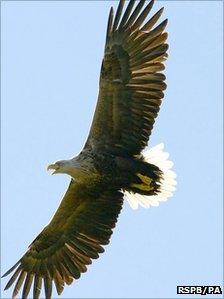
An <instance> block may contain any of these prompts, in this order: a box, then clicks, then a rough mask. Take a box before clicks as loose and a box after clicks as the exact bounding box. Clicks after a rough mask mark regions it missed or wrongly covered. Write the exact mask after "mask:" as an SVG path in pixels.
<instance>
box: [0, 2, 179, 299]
mask: <svg viewBox="0 0 224 299" xmlns="http://www.w3.org/2000/svg"><path fill="white" fill-rule="evenodd" d="M144 4H145V1H144V0H140V1H139V2H138V3H137V4H136V3H135V0H130V1H129V2H128V5H127V7H126V9H125V11H124V13H123V8H124V5H125V1H124V0H121V1H120V2H119V5H118V8H117V11H116V15H115V16H114V15H113V9H111V10H110V14H109V19H108V26H107V34H106V44H105V52H104V58H103V62H102V68H101V76H100V86H99V97H98V102H97V106H96V111H95V114H94V118H93V122H92V126H91V129H90V133H89V136H88V138H87V141H86V144H85V146H84V148H83V150H82V151H81V153H80V154H79V155H78V156H76V157H74V158H72V159H70V160H62V161H58V162H56V163H54V164H51V165H49V166H48V169H51V170H53V171H54V173H64V174H67V175H69V176H70V177H71V182H70V184H69V187H68V189H67V191H66V193H65V195H64V197H63V199H62V201H61V204H60V206H59V208H58V210H57V211H56V213H55V215H54V217H53V218H52V220H51V221H50V223H49V224H48V225H47V226H46V227H45V228H44V229H43V231H42V232H41V233H40V234H39V235H38V236H37V237H36V239H35V240H34V241H33V242H32V244H31V245H30V246H29V249H28V251H27V252H26V253H25V254H24V256H23V257H22V258H21V259H20V260H19V261H18V262H17V263H16V264H15V265H14V266H13V267H12V268H11V269H10V270H9V271H7V272H6V273H5V275H4V276H6V275H8V274H10V273H11V272H12V271H14V273H13V274H12V277H11V278H10V280H9V282H8V283H7V285H6V289H8V288H9V287H11V285H12V284H13V283H15V287H14V290H13V298H15V297H16V296H17V294H18V292H19V291H20V289H21V287H22V289H23V291H22V298H23V299H25V298H27V296H28V295H29V292H30V289H31V286H33V298H35V299H37V298H39V296H40V292H41V287H42V284H44V289H45V296H46V298H51V294H52V283H53V282H54V284H55V286H56V289H57V292H58V294H61V293H62V291H63V288H64V284H65V283H66V284H71V283H72V281H73V279H78V278H79V277H80V275H81V273H83V272H86V270H87V267H86V266H87V265H89V264H91V263H92V259H95V258H98V256H99V253H102V252H103V251H104V249H103V247H102V245H106V244H108V243H109V240H110V236H111V234H112V229H113V228H114V227H115V224H116V222H117V218H118V215H119V213H120V211H121V208H122V204H123V200H124V195H125V196H126V198H127V200H128V202H129V203H130V205H131V206H132V207H133V208H134V209H135V208H137V207H138V206H139V205H141V206H143V207H149V206H154V205H159V203H160V202H161V201H165V200H167V198H168V197H170V196H172V192H173V191H174V190H175V187H174V185H175V184H176V182H175V174H174V172H173V171H172V170H171V168H172V162H171V161H168V160H167V159H168V153H165V152H163V145H162V144H160V145H158V146H156V147H154V148H151V149H150V150H148V151H146V152H143V150H144V148H145V147H146V146H147V144H148V140H149V136H150V134H151V131H152V128H153V125H154V122H155V118H156V117H157V114H158V112H159V109H160V105H161V102H162V98H163V96H164V94H163V90H164V89H165V88H166V84H165V83H164V81H165V76H164V74H163V73H162V71H163V70H164V65H163V61H164V60H165V59H166V57H167V53H166V51H167V49H168V45H167V44H166V43H165V42H166V39H167V33H165V32H164V29H165V27H166V24H167V20H165V21H163V22H162V23H161V24H159V25H156V23H157V21H158V19H159V17H160V16H161V14H162V11H163V9H160V10H159V11H158V12H157V13H156V14H155V15H153V16H152V17H151V18H150V19H149V20H148V21H146V22H144V21H145V19H146V18H147V16H148V14H149V12H150V11H151V9H152V6H153V0H152V1H151V2H149V3H148V4H147V5H146V6H145V8H144ZM74 297H75V290H74Z"/></svg>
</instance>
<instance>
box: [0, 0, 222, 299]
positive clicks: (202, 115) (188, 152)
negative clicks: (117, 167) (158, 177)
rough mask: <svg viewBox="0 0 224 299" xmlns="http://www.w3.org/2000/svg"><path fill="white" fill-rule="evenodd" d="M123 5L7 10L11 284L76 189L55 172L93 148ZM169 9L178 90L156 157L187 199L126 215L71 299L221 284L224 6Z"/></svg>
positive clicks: (5, 125)
mask: <svg viewBox="0 0 224 299" xmlns="http://www.w3.org/2000/svg"><path fill="white" fill-rule="evenodd" d="M116 4H117V2H116V1H68V2H67V1H45V2H44V1H40V2H35V1H13V2H11V1H10V2H7V1H4V2H2V3H1V5H2V115H1V117H2V118H1V133H2V139H1V149H2V153H1V154H2V156H1V158H2V165H1V171H2V182H1V183H2V189H1V195H2V218H1V219H2V223H1V228H2V230H1V237H2V245H1V253H2V254H1V258H2V263H1V266H2V272H5V271H6V270H7V269H8V268H9V267H10V266H12V265H13V264H14V263H15V262H16V261H17V260H18V259H19V258H20V257H21V255H22V254H23V253H24V252H25V250H26V249H27V246H28V245H29V244H30V243H31V242H32V240H33V239H34V237H35V236H36V235H37V234H38V233H39V232H40V231H41V230H42V228H43V227H44V226H45V225H46V224H47V223H48V222H49V220H50V219H51V217H52V215H53V213H54V211H55V210H56V208H57V207H58V205H59V202H60V199H61V196H62V195H63V193H64V190H65V189H66V187H67V184H68V182H69V178H68V177H66V176H64V175H61V176H50V175H49V173H47V171H46V166H47V164H49V163H51V162H53V161H55V160H58V159H67V158H70V157H71V156H73V155H75V154H77V153H79V151H80V150H81V148H82V146H83V144H84V142H85V140H86V137H87V134H88V130H89V127H90V124H91V119H92V116H93V111H94V107H95V104H96V98H97V93H98V78H99V72H100V65H101V59H102V55H103V49H104V40H105V30H106V22H107V16H108V12H109V8H110V6H111V5H114V6H116ZM161 6H164V7H165V11H164V18H165V17H168V18H169V24H168V29H167V30H168V33H169V45H170V48H169V59H168V61H167V63H166V66H167V70H166V75H167V84H168V88H167V91H166V94H165V99H164V103H163V105H162V109H161V111H160V114H159V117H158V119H157V122H156V125H155V128H154V130H153V134H152V136H151V139H150V145H152V146H154V145H156V144H157V143H160V142H164V143H165V148H166V150H167V151H168V152H169V153H170V155H171V159H172V160H173V161H174V163H175V171H176V172H177V174H178V189H177V192H176V193H175V195H174V197H173V198H171V199H170V200H169V201H167V202H166V203H162V204H161V205H160V206H159V207H158V208H157V207H155V208H150V209H148V210H145V209H143V208H141V209H139V210H137V211H133V210H132V209H131V208H130V207H129V206H128V204H127V203H125V205H124V208H123V211H122V213H121V215H120V218H119V221H118V224H117V227H116V229H115V230H114V234H113V237H112V240H111V243H110V245H108V246H107V247H106V251H105V253H104V254H103V255H102V256H101V257H100V259H98V260H96V261H95V262H94V263H93V265H91V266H90V267H89V270H88V272H87V273H86V274H84V275H83V276H82V277H81V279H80V280H78V281H77V282H76V283H74V284H72V285H71V286H69V287H67V288H66V289H65V291H64V293H63V295H62V298H74V297H77V298H88V297H93V298H96V297H100V298H102V297H104V298H112V297H113V298H122V297H125V298H136V297H141V298H150V297H151V298H168V297H172V298H176V297H178V296H177V295H176V286H177V285H221V283H222V280H223V279H222V255H223V252H222V179H223V178H222V162H223V161H222V147H221V144H222V141H223V140H222V136H223V135H222V125H223V123H222V108H223V107H222V105H223V104H222V96H223V95H222V81H223V75H222V65H223V60H222V48H223V46H222V29H223V28H222V6H223V4H222V2H218V1H158V2H157V3H156V4H155V7H154V10H153V11H154V12H155V11H156V10H157V9H159V8H160V7H161ZM162 19H163V18H162ZM3 282H4V284H5V282H6V280H4V281H3ZM10 294H11V293H10V292H4V293H2V296H1V297H2V298H10ZM55 294H56V293H54V296H55ZM179 297H180V296H179ZM216 297H217V298H218V297H219V296H216ZM188 298H190V296H188Z"/></svg>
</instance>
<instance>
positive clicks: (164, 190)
mask: <svg viewBox="0 0 224 299" xmlns="http://www.w3.org/2000/svg"><path fill="white" fill-rule="evenodd" d="M163 149H164V144H163V143H160V144H158V145H156V146H155V147H153V148H151V149H148V150H146V151H144V152H143V157H144V160H145V161H146V162H148V163H150V164H154V165H156V166H157V167H159V169H160V170H161V171H162V173H163V174H162V178H161V180H160V182H158V183H157V184H159V185H160V188H159V192H158V193H157V194H155V195H142V194H138V193H133V192H128V191H125V192H124V195H125V197H126V198H127V200H128V203H129V204H130V206H131V207H132V208H133V209H137V208H138V207H139V206H142V207H143V208H149V207H150V206H159V204H160V202H162V201H167V200H168V198H169V197H171V196H173V192H174V191H175V190H176V187H175V186H176V185H177V182H176V174H175V172H174V171H173V170H171V169H172V167H173V162H172V161H170V160H168V158H169V154H168V153H167V152H164V151H163Z"/></svg>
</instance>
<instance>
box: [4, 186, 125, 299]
mask: <svg viewBox="0 0 224 299" xmlns="http://www.w3.org/2000/svg"><path fill="white" fill-rule="evenodd" d="M101 184H102V183H100V185H96V184H95V185H94V184H92V185H91V187H90V186H86V185H83V184H80V185H79V184H77V183H74V181H71V183H70V185H69V188H68V190H67V192H66V194H65V196H64V198H63V200H62V202H61V204H60V206H59V208H58V210H57V212H56V213H55V215H54V217H53V219H52V220H51V222H50V223H49V224H48V225H47V226H46V227H45V228H44V230H43V231H42V232H41V233H40V234H39V235H38V236H37V238H36V239H35V240H34V241H33V242H32V243H31V245H30V247H29V249H28V251H27V252H26V253H25V255H24V256H23V257H22V258H21V259H20V261H19V262H18V263H16V264H15V266H13V267H12V268H11V269H10V270H9V271H7V272H6V274H7V275H8V274H10V273H12V272H13V271H14V273H13V274H12V277H11V278H10V279H9V281H8V283H7V285H6V289H8V288H10V287H11V286H12V285H13V284H14V283H15V287H14V290H13V298H16V296H17V295H18V293H19V291H20V289H21V288H22V298H23V299H25V298H27V297H28V295H29V293H30V289H31V287H32V285H33V296H34V298H35V299H38V298H39V297H40V292H41V287H42V282H43V284H44V290H45V297H46V298H51V295H52V287H53V286H52V283H53V282H54V285H55V287H56V290H57V293H58V294H61V293H62V291H63V289H64V284H65V283H66V284H68V285H69V284H71V283H72V281H73V280H74V279H78V278H79V277H80V275H81V273H84V272H86V271H87V267H86V266H87V265H90V264H91V263H92V259H97V258H98V257H99V254H100V253H102V252H104V248H103V247H102V245H105V244H108V243H109V239H110V236H111V234H112V228H113V227H114V226H115V223H116V221H117V217H118V215H119V213H120V210H121V207H122V203H123V194H122V193H121V192H119V191H116V190H114V189H111V188H112V187H108V186H105V184H104V185H101ZM71 206H72V208H71Z"/></svg>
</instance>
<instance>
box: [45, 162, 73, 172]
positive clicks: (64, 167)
mask: <svg viewBox="0 0 224 299" xmlns="http://www.w3.org/2000/svg"><path fill="white" fill-rule="evenodd" d="M69 169H70V163H69V161H67V160H61V161H57V162H55V163H54V164H50V165H48V167H47V170H52V172H51V174H56V173H68V170H69Z"/></svg>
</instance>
